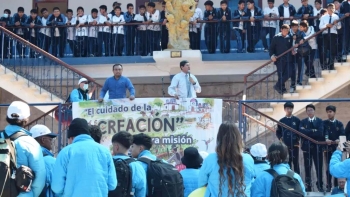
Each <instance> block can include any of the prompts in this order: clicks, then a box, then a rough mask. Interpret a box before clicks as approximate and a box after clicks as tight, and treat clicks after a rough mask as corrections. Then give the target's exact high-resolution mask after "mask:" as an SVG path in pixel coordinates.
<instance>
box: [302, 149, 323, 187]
mask: <svg viewBox="0 0 350 197" xmlns="http://www.w3.org/2000/svg"><path fill="white" fill-rule="evenodd" d="M310 146H313V147H310V149H309V150H307V151H303V155H304V166H305V185H306V186H307V187H309V188H310V187H311V167H312V163H314V164H315V169H316V176H317V180H320V181H317V183H316V185H317V187H318V188H322V187H323V182H322V174H323V171H322V167H323V150H322V148H321V147H319V148H318V150H317V147H316V146H315V145H310Z"/></svg>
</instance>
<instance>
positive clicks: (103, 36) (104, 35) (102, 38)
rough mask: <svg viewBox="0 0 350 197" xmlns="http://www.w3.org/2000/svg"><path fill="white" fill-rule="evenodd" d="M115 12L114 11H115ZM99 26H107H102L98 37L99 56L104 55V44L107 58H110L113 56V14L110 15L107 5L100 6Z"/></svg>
mask: <svg viewBox="0 0 350 197" xmlns="http://www.w3.org/2000/svg"><path fill="white" fill-rule="evenodd" d="M113 12H114V10H113ZM98 24H99V25H105V26H100V27H99V29H98V35H97V40H98V52H97V54H98V55H97V56H98V57H99V56H101V55H102V51H103V50H102V46H103V45H102V44H104V52H105V56H106V57H108V56H109V55H111V54H112V53H111V52H113V50H112V49H111V42H112V40H111V37H112V34H111V28H112V27H111V25H112V14H110V13H109V14H108V12H107V6H106V5H101V6H100V15H99V17H98Z"/></svg>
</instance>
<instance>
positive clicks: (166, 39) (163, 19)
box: [159, 1, 169, 50]
mask: <svg viewBox="0 0 350 197" xmlns="http://www.w3.org/2000/svg"><path fill="white" fill-rule="evenodd" d="M165 5H166V2H165V1H163V3H162V9H163V10H162V11H161V12H160V20H159V22H160V23H163V24H162V30H161V32H162V38H161V42H160V43H161V45H162V50H165V49H167V48H168V42H169V32H168V29H167V28H166V23H167V21H168V20H167V19H166V13H167V12H166V10H165Z"/></svg>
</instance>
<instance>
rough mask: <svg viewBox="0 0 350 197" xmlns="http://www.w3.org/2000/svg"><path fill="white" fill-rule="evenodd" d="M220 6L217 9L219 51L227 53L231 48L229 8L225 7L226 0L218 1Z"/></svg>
mask: <svg viewBox="0 0 350 197" xmlns="http://www.w3.org/2000/svg"><path fill="white" fill-rule="evenodd" d="M220 6H221V8H220V9H219V11H218V19H219V21H220V22H219V28H218V30H219V39H220V52H221V53H229V52H230V49H231V45H230V42H231V22H230V21H229V20H231V10H230V8H228V7H227V1H226V0H223V1H221V2H220Z"/></svg>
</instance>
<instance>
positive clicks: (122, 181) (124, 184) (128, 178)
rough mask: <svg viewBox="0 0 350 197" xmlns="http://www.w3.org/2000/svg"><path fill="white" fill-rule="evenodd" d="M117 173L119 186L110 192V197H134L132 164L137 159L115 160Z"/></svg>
mask: <svg viewBox="0 0 350 197" xmlns="http://www.w3.org/2000/svg"><path fill="white" fill-rule="evenodd" d="M113 161H114V167H115V171H116V173H117V180H118V185H117V188H116V189H115V190H113V191H110V192H108V197H128V196H134V193H133V192H132V171H131V168H130V165H129V164H130V163H132V162H134V161H135V159H132V158H128V159H121V158H118V159H113Z"/></svg>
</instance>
